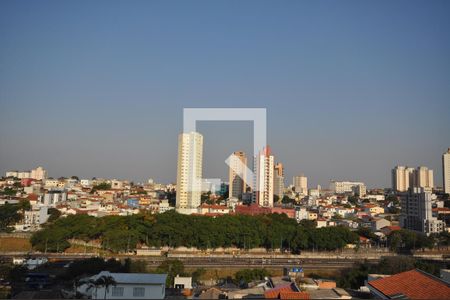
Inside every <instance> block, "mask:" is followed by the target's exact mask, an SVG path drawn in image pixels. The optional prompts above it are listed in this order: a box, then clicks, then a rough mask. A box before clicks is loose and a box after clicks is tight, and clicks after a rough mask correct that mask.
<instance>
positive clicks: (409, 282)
mask: <svg viewBox="0 0 450 300" xmlns="http://www.w3.org/2000/svg"><path fill="white" fill-rule="evenodd" d="M368 284H369V285H370V286H371V287H373V288H375V289H376V290H378V291H379V292H380V293H382V294H384V295H386V296H387V297H392V296H394V295H399V294H403V295H405V296H406V297H408V298H409V299H450V286H449V285H448V284H446V283H445V282H444V281H441V280H440V279H439V278H436V277H434V276H432V275H430V274H428V273H425V272H422V271H419V270H411V271H407V272H402V273H398V274H395V275H392V276H390V277H385V278H381V279H376V280H372V281H370V282H368Z"/></svg>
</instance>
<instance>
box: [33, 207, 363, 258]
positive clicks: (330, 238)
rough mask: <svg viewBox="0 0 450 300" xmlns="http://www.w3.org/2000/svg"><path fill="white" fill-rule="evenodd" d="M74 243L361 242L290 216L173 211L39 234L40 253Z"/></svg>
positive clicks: (297, 247)
mask: <svg viewBox="0 0 450 300" xmlns="http://www.w3.org/2000/svg"><path fill="white" fill-rule="evenodd" d="M69 239H80V240H84V241H86V242H88V241H92V240H98V241H100V242H101V245H102V248H104V249H107V250H111V251H114V252H122V251H131V250H133V249H135V248H136V247H137V245H138V244H145V245H148V246H154V247H161V246H169V247H180V246H185V247H196V248H198V249H211V248H219V247H233V246H234V247H238V248H240V249H251V248H258V247H263V248H266V249H283V250H290V251H293V252H294V253H298V252H300V251H301V250H312V249H315V250H336V249H341V248H343V247H344V246H345V245H346V244H349V243H356V242H357V241H358V235H357V234H356V233H354V232H352V231H350V230H349V229H347V228H344V227H326V228H314V227H313V226H311V224H310V223H308V222H304V223H300V224H297V222H296V221H295V220H293V219H290V218H288V217H287V216H286V215H284V214H268V215H259V216H245V215H224V216H219V217H217V218H211V217H206V216H190V215H182V214H178V213H176V212H174V211H168V212H166V213H163V214H157V215H149V214H138V215H132V216H106V217H102V218H95V217H91V216H87V215H74V216H68V217H66V218H60V219H58V220H56V221H54V222H53V223H51V224H49V225H47V226H46V227H44V228H43V229H42V230H41V231H38V232H36V233H35V234H33V236H32V238H31V243H32V245H33V247H34V248H35V249H36V250H38V251H48V252H55V251H58V250H59V251H63V250H64V249H66V248H68V247H69V246H70V244H69V242H68V240H69Z"/></svg>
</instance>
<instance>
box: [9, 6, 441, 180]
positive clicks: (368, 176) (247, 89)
mask: <svg viewBox="0 0 450 300" xmlns="http://www.w3.org/2000/svg"><path fill="white" fill-rule="evenodd" d="M449 16H450V1H5V0H3V1H0V172H2V173H3V172H5V171H6V170H8V169H31V168H33V167H35V166H38V165H42V166H44V167H45V168H47V169H48V171H49V173H50V176H53V177H59V176H72V175H77V176H79V177H88V178H91V177H94V176H96V177H115V178H122V179H125V178H129V179H132V180H136V181H140V180H144V179H146V178H148V177H152V178H154V179H155V180H158V181H162V182H170V181H174V180H175V179H176V178H175V177H176V156H177V135H178V133H180V132H181V131H182V110H183V108H184V107H265V108H267V113H268V140H269V143H270V145H271V147H272V150H273V152H274V154H275V159H276V161H281V162H282V163H283V164H284V165H285V166H286V175H287V181H288V183H289V182H291V180H292V179H291V178H292V176H293V175H295V174H298V173H305V174H306V175H307V176H308V177H309V179H310V183H311V185H315V184H318V183H319V184H321V185H323V186H328V185H329V180H330V179H332V178H334V179H339V180H346V179H347V180H362V181H365V182H366V183H367V184H368V185H369V186H370V187H380V186H381V187H382V186H389V185H390V169H391V168H392V167H393V166H394V165H396V164H407V165H411V166H417V165H426V166H428V167H431V168H433V169H434V170H435V181H436V182H437V183H438V184H439V185H442V178H441V172H442V171H441V154H442V153H443V152H444V150H445V149H446V148H447V147H450V17H449ZM199 128H200V132H202V133H203V134H204V136H205V141H204V142H205V147H204V148H205V155H204V156H205V160H204V173H205V177H222V178H224V179H226V174H227V168H226V165H225V163H224V160H225V158H226V157H227V156H228V155H229V154H230V153H231V152H232V151H235V150H240V149H243V150H246V151H248V152H250V151H251V149H252V141H251V139H252V129H251V128H252V127H251V124H250V123H248V122H239V123H236V124H231V123H227V122H218V123H211V122H209V123H206V122H205V123H204V122H202V123H201V124H200V127H199Z"/></svg>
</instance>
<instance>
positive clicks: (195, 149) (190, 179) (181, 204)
mask: <svg viewBox="0 0 450 300" xmlns="http://www.w3.org/2000/svg"><path fill="white" fill-rule="evenodd" d="M202 159H203V136H202V135H201V134H200V133H198V132H190V133H181V134H180V135H179V136H178V168H177V198H176V208H177V211H179V212H180V213H187V214H189V213H192V212H196V209H197V207H199V206H200V204H201V203H200V199H201V189H202Z"/></svg>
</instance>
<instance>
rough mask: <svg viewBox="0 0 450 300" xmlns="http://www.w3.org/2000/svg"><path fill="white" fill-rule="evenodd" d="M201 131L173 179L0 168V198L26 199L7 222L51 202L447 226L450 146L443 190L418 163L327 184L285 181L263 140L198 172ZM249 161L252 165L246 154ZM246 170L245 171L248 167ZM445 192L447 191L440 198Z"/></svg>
mask: <svg viewBox="0 0 450 300" xmlns="http://www.w3.org/2000/svg"><path fill="white" fill-rule="evenodd" d="M203 143H204V140H203V136H202V135H201V134H200V133H198V132H190V133H182V134H180V135H179V138H178V165H177V181H176V184H172V183H171V184H160V183H156V182H154V181H153V180H152V179H149V180H148V181H147V182H145V183H133V182H131V181H129V180H118V179H105V178H91V179H88V178H81V179H80V178H78V177H76V176H72V177H68V178H64V177H61V178H52V177H48V174H47V171H46V170H45V169H44V168H43V167H37V168H35V169H33V170H31V171H8V172H6V174H5V176H4V177H3V178H2V179H1V180H0V188H1V191H2V196H0V205H2V204H6V203H20V202H21V201H25V200H26V201H29V203H30V204H31V208H30V209H29V210H27V211H26V212H25V213H24V215H23V219H22V220H21V221H20V222H18V223H17V224H16V225H15V229H16V230H17V231H33V230H38V229H39V228H40V227H41V225H42V224H44V223H45V222H46V221H47V220H48V219H49V217H50V215H51V213H52V212H54V211H55V210H57V211H59V213H60V214H61V215H62V217H64V216H67V215H73V214H87V215H91V216H95V217H102V216H107V215H121V216H124V215H131V214H138V213H140V212H142V211H146V212H148V213H164V212H167V211H169V210H173V209H175V210H176V211H177V212H179V213H183V214H195V215H205V216H210V217H217V216H220V215H223V214H245V215H258V214H269V213H278V214H285V215H286V216H288V217H289V218H293V219H295V220H297V222H312V223H313V224H315V226H316V227H318V228H320V227H329V226H345V227H348V228H351V229H354V230H356V229H358V228H368V229H370V230H371V231H372V232H373V233H375V234H376V235H378V236H379V238H380V239H381V240H382V239H383V238H384V237H386V235H389V234H390V233H391V232H392V231H395V230H398V229H400V228H406V229H410V230H415V231H418V232H422V233H424V234H427V235H429V234H433V233H439V232H442V231H446V230H448V228H450V208H448V207H446V205H445V201H446V199H448V195H447V196H445V193H447V192H448V189H449V188H450V186H449V181H450V173H449V172H450V170H449V168H450V149H449V150H448V151H446V152H445V153H444V154H443V157H442V163H443V182H444V187H443V190H440V189H436V187H435V186H434V178H433V170H431V169H428V168H427V167H424V166H420V167H418V168H410V167H406V166H396V167H394V168H393V169H392V172H391V176H392V189H389V188H386V189H371V190H370V189H368V188H367V186H366V184H365V183H363V182H360V181H337V180H332V181H331V182H330V187H329V189H323V188H322V187H321V186H317V187H313V188H310V187H309V186H308V178H307V177H306V176H305V175H304V174H301V173H299V175H297V176H294V177H293V178H292V184H290V185H288V186H286V185H285V180H286V178H285V169H284V165H283V164H282V163H281V162H276V160H275V156H274V154H273V152H272V150H271V148H270V147H269V146H266V147H265V148H264V149H261V151H260V152H259V153H257V154H256V155H255V156H254V157H253V159H252V160H251V159H248V158H247V156H246V154H245V153H244V152H243V151H235V152H234V153H233V155H232V156H231V157H230V160H229V172H228V174H229V178H228V180H229V181H228V182H221V183H217V182H214V181H208V180H205V179H203V178H202V175H203V173H202V171H203V170H202V168H203ZM249 161H253V166H252V168H249V166H248V162H249ZM252 172H253V176H251V174H250V173H252ZM446 197H447V198H446Z"/></svg>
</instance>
